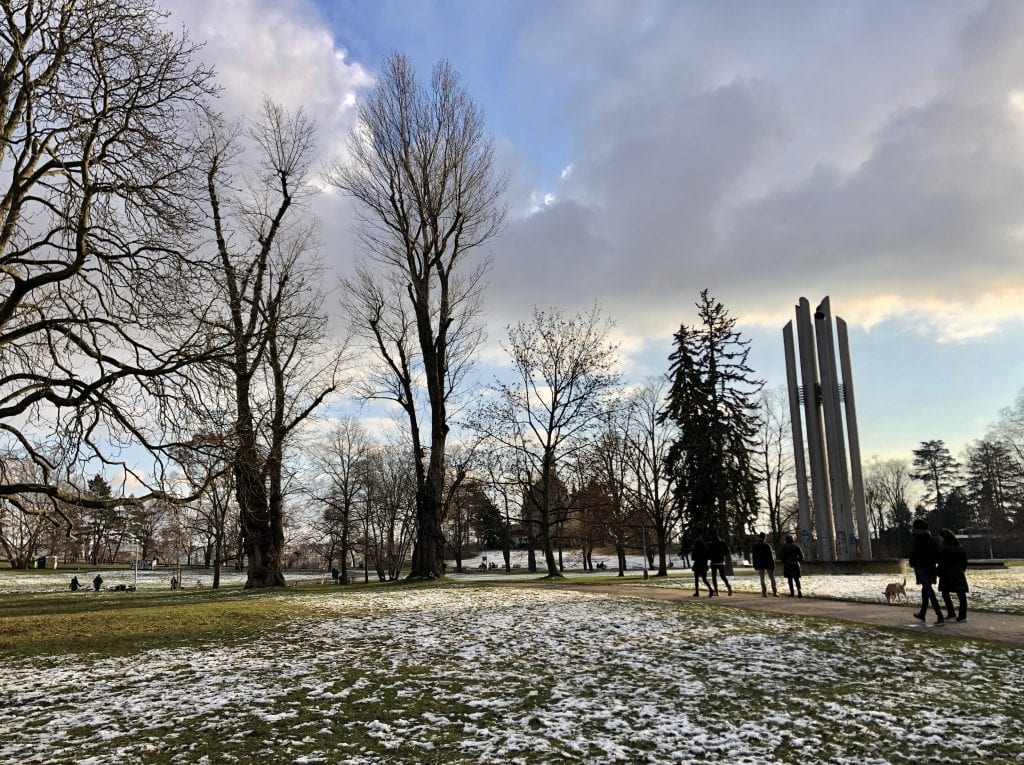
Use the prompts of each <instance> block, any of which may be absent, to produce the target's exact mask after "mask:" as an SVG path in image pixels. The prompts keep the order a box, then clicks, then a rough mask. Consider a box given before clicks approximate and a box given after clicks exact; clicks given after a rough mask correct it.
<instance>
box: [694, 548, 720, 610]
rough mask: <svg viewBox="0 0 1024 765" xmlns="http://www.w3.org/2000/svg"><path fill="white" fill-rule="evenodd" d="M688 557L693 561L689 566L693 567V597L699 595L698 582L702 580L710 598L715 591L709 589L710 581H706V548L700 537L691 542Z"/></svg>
mask: <svg viewBox="0 0 1024 765" xmlns="http://www.w3.org/2000/svg"><path fill="white" fill-rule="evenodd" d="M690 559H691V560H692V561H693V563H692V564H691V565H690V568H691V569H693V597H695V598H699V597H700V583H701V581H703V582H704V584H705V585H706V586H707V588H708V597H709V598H710V597H711V596H712V595H714V594H715V591H714V590H713V589H711V583H710V582H709V581H708V548H707V545H705V544H704V540H703V539H701V538H700V537H697V539H696V540H695V541H694V543H693V549H692V550H690Z"/></svg>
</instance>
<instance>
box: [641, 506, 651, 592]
mask: <svg viewBox="0 0 1024 765" xmlns="http://www.w3.org/2000/svg"><path fill="white" fill-rule="evenodd" d="M640 544H641V545H643V547H642V548H641V550H640V553H641V555H643V556H644V580H645V581H646V579H647V577H648V576H649V574H648V573H647V524H646V523H644V522H643V521H641V522H640Z"/></svg>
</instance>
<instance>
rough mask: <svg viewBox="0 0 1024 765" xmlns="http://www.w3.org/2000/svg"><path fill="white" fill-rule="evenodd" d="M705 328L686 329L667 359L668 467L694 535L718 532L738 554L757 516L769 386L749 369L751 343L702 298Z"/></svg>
mask: <svg viewBox="0 0 1024 765" xmlns="http://www.w3.org/2000/svg"><path fill="white" fill-rule="evenodd" d="M697 311H698V319H699V323H698V324H697V325H696V326H693V327H689V326H686V325H685V324H684V325H682V326H680V328H679V331H678V332H676V334H675V344H674V350H673V351H672V354H671V355H670V356H669V362H670V367H669V378H670V382H671V387H670V389H669V392H668V397H667V400H666V405H665V408H664V410H663V412H662V419H663V420H671V421H672V422H674V423H675V424H676V426H677V427H678V436H677V439H676V441H675V443H674V444H673V445H672V447H671V449H670V450H669V453H668V455H667V457H666V459H665V463H666V466H667V467H668V468H669V470H671V471H672V472H673V473H674V474H675V476H676V495H677V497H678V499H679V502H680V504H681V506H682V507H683V509H684V517H685V518H686V522H687V526H688V528H689V529H690V530H691V533H692V534H694V535H696V534H704V533H706V532H708V531H709V530H710V529H712V528H714V529H717V530H718V532H719V534H720V535H721V536H722V538H723V539H726V540H727V541H729V543H730V545H731V546H732V547H733V548H734V549H735V548H737V547H738V546H739V545H738V544H737V542H738V541H739V540H740V539H742V535H743V533H744V532H745V531H746V530H748V529H750V528H751V526H752V524H753V521H754V518H755V517H756V513H757V481H758V479H759V477H758V475H757V469H756V468H755V467H754V462H753V460H752V455H753V454H754V450H755V448H756V441H757V435H758V419H759V410H758V405H757V396H758V394H759V393H760V391H761V388H762V387H763V386H764V381H763V380H758V379H756V378H755V377H754V376H753V370H752V369H751V368H750V367H749V366H748V365H747V356H748V354H749V345H750V341H749V340H744V339H743V338H742V336H741V335H740V333H739V332H737V331H736V320H735V319H734V318H732V317H730V316H729V312H728V311H727V310H726V308H725V306H723V305H722V304H721V303H719V302H717V301H715V300H714V299H713V298H711V297H710V296H709V295H708V291H707V290H704V291H702V292H701V293H700V302H698V303H697Z"/></svg>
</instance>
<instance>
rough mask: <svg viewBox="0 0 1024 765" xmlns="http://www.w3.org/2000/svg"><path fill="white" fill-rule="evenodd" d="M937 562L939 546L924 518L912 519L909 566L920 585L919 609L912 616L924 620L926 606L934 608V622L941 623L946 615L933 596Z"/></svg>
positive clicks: (926, 610)
mask: <svg viewBox="0 0 1024 765" xmlns="http://www.w3.org/2000/svg"><path fill="white" fill-rule="evenodd" d="M938 564H939V546H938V544H936V542H935V537H933V536H932V533H931V532H930V531H928V524H927V523H925V520H924V518H918V519H917V520H915V521H914V523H913V524H912V526H911V530H910V567H911V568H912V569H914V576H915V577H916V578H917V583H918V584H919V585H921V610H920V611H915V612H914V618H915V619H920V620H921V621H925V618H924V617H925V615H926V614H927V613H928V606H929V605H930V606H932V608H934V609H935V623H936V624H943V623H945V621H946V617H944V616H943V615H942V609H941V608H939V599H938V598H937V597H936V596H935V580H936V578H937V567H938Z"/></svg>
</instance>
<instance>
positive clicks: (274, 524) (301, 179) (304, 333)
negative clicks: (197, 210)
mask: <svg viewBox="0 0 1024 765" xmlns="http://www.w3.org/2000/svg"><path fill="white" fill-rule="evenodd" d="M246 139H248V140H247V141H246ZM315 142H316V126H315V125H314V124H313V122H312V121H311V120H309V119H308V118H307V117H306V116H305V114H304V113H303V112H302V111H301V110H298V111H294V112H289V111H287V110H285V109H283V108H282V107H281V106H279V105H277V104H275V103H273V102H271V101H269V100H264V103H263V108H262V113H261V115H260V117H259V119H257V120H256V121H254V122H252V123H251V124H250V125H249V128H248V130H247V131H245V132H243V131H242V129H241V127H238V126H236V127H235V128H230V127H225V126H224V125H222V124H219V123H217V121H212V122H211V131H210V137H209V142H208V154H207V157H206V162H207V166H206V168H207V169H206V179H207V197H208V205H209V207H208V210H209V221H210V228H211V229H212V230H211V235H212V238H213V242H214V246H215V249H216V253H217V260H218V263H219V266H220V267H219V273H218V274H217V277H216V280H215V281H214V283H213V286H214V287H216V288H217V293H216V294H217V297H218V298H219V299H220V302H219V303H218V305H217V309H218V310H217V311H216V312H208V313H207V314H206V315H204V316H202V317H201V323H202V325H203V327H204V329H205V331H206V332H207V333H209V336H212V337H214V338H216V343H217V344H218V345H220V344H223V345H224V346H226V347H227V348H228V353H226V354H225V355H224V356H222V357H221V365H220V366H218V367H215V368H214V370H213V372H212V374H213V375H214V377H215V379H216V380H217V381H218V382H219V383H220V385H219V388H216V389H219V390H220V391H222V395H224V396H225V398H226V400H221V401H216V402H215V403H214V407H215V408H216V409H217V410H218V413H219V411H220V410H222V409H223V408H225V407H226V406H227V407H230V408H232V409H233V413H234V423H233V428H232V430H233V432H232V434H231V448H232V455H231V464H232V469H233V471H234V476H235V496H236V499H237V501H238V508H239V514H240V519H241V527H242V537H243V548H244V551H245V555H246V558H247V559H248V566H249V567H248V578H247V580H246V585H245V586H246V587H247V588H252V587H273V586H283V585H284V574H283V563H284V561H283V560H282V557H281V556H282V552H283V547H284V541H285V536H284V534H285V507H284V478H285V476H284V462H285V448H286V444H287V443H288V442H289V440H290V439H291V437H292V435H293V434H294V433H295V431H296V429H297V428H298V427H299V426H300V425H301V424H302V423H303V422H305V420H306V419H307V418H308V417H309V416H310V415H311V414H312V413H313V412H314V411H315V410H316V408H317V407H318V406H319V405H320V404H321V403H322V402H323V400H324V399H325V398H326V396H327V395H329V394H330V393H331V392H333V391H334V390H335V389H336V387H337V374H338V368H339V364H340V355H339V353H338V352H337V351H336V350H335V349H333V348H331V347H330V344H329V343H328V342H327V338H326V323H327V320H326V317H325V314H324V313H323V301H324V296H323V293H322V291H321V289H320V287H319V284H320V282H321V273H320V267H319V263H318V262H317V260H316V258H315V247H316V245H317V242H316V238H315V233H316V232H315V227H314V226H313V224H312V223H311V222H310V220H309V219H308V218H307V217H305V216H304V215H303V207H302V201H303V199H304V197H305V196H306V195H308V194H309V193H310V188H309V186H308V184H307V181H308V174H309V169H310V165H311V163H312V160H313V156H314V153H315ZM245 149H249V150H250V151H251V153H252V155H253V156H254V157H255V161H254V163H253V164H250V165H246V164H245V163H243V162H242V160H241V157H242V156H243V151H244V150H245ZM212 389H215V388H214V387H213V386H211V390H212Z"/></svg>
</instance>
